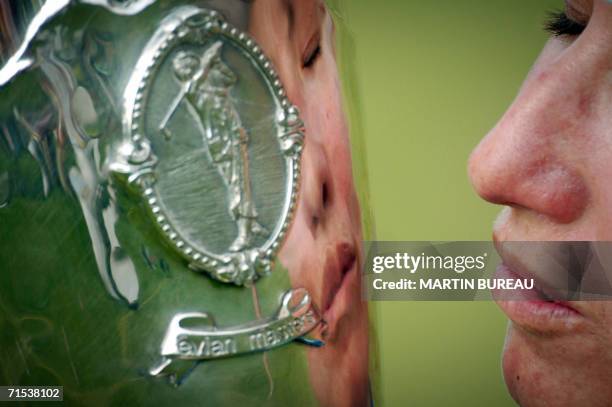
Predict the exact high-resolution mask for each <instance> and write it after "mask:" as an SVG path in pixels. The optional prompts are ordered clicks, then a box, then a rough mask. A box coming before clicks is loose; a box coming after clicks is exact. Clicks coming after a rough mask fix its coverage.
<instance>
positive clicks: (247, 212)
mask: <svg viewBox="0 0 612 407" xmlns="http://www.w3.org/2000/svg"><path fill="white" fill-rule="evenodd" d="M222 45H223V44H222V42H221V41H217V42H215V43H214V44H213V45H212V46H210V47H209V48H208V49H206V51H204V53H203V55H201V56H199V55H197V54H196V53H195V52H191V51H179V52H178V53H177V54H176V56H175V57H174V59H173V60H172V69H173V72H174V75H175V77H176V78H177V80H178V81H179V83H180V85H181V91H180V93H179V94H178V95H177V97H176V98H175V100H174V102H173V104H172V106H171V108H170V110H169V111H168V113H167V114H166V116H165V117H164V119H163V121H162V122H161V124H160V127H159V129H160V131H161V132H162V134H163V135H164V136H165V137H166V139H170V137H171V132H170V130H169V129H168V127H167V126H168V122H169V121H170V119H171V117H172V115H173V114H174V113H175V112H176V110H177V109H178V107H179V106H180V104H181V103H182V101H183V100H184V101H186V102H187V105H188V106H189V109H190V111H191V113H192V114H193V115H194V117H195V118H196V120H197V122H198V128H199V129H200V132H201V133H202V137H203V141H204V145H205V146H206V149H207V152H208V156H209V159H210V161H211V162H212V164H213V165H214V166H215V167H216V169H217V172H218V173H219V175H221V178H222V179H223V182H224V184H225V186H226V188H227V198H228V210H229V213H230V215H231V217H232V219H233V220H234V221H235V222H236V226H237V228H238V235H237V237H236V239H235V240H234V241H233V242H232V244H231V245H230V246H229V250H230V251H231V252H239V251H242V250H245V249H248V248H249V247H250V246H251V244H252V239H253V237H254V236H255V235H257V234H263V233H266V230H265V229H264V227H263V226H261V225H260V224H259V223H258V222H257V210H256V209H255V204H254V202H253V199H252V196H251V182H250V176H249V157H248V143H249V136H248V134H247V132H246V130H245V129H244V127H243V126H242V123H241V121H240V116H239V115H238V111H237V109H236V107H235V105H234V103H233V101H232V96H231V94H230V91H231V89H232V87H233V86H234V85H235V83H236V81H237V77H236V75H235V74H234V72H233V71H232V70H231V69H230V68H229V67H228V66H227V65H226V64H225V63H224V62H223V61H222V60H221V55H220V51H221V46H222Z"/></svg>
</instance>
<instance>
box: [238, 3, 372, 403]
mask: <svg viewBox="0 0 612 407" xmlns="http://www.w3.org/2000/svg"><path fill="white" fill-rule="evenodd" d="M249 31H250V32H251V34H252V35H253V36H254V37H255V39H256V40H257V41H258V42H259V44H260V45H261V46H262V48H263V49H264V51H265V52H266V54H267V55H268V57H269V58H270V59H271V60H272V62H273V64H274V66H275V67H276V69H277V71H278V74H279V76H280V78H281V80H282V82H283V84H284V86H285V89H286V90H287V95H288V97H289V99H290V100H291V102H292V103H294V104H295V105H296V106H297V107H298V109H299V110H300V113H301V117H302V119H303V120H304V124H305V128H306V132H305V140H304V150H303V154H302V178H301V189H300V195H299V202H298V206H297V212H296V215H295V220H294V222H293V225H292V226H291V229H290V231H289V234H288V236H287V239H286V241H285V243H284V245H283V247H282V249H281V252H280V256H279V257H280V261H281V263H282V264H283V266H285V267H286V268H287V269H288V271H289V276H290V278H291V283H292V285H293V286H294V287H304V288H306V289H308V291H309V292H310V293H311V295H312V297H313V300H314V302H315V304H316V306H317V308H318V309H319V310H320V311H321V312H322V314H323V318H324V319H325V321H326V322H327V329H326V330H325V332H324V335H323V337H324V340H325V342H326V344H325V346H323V347H322V348H312V349H309V351H308V361H309V371H310V381H311V383H312V385H313V387H314V390H315V392H316V394H317V397H318V399H319V401H320V402H321V404H322V405H333V406H340V405H346V406H358V405H367V403H368V337H367V330H368V319H367V306H366V303H365V302H364V301H362V300H361V292H360V270H359V269H360V264H361V261H362V251H361V241H362V237H361V226H360V225H361V224H360V214H359V205H358V202H357V196H356V193H355V187H354V184H353V177H352V167H351V155H350V144H349V134H348V127H347V123H346V118H345V115H344V112H343V109H342V100H341V91H340V81H339V77H338V69H337V65H336V59H335V49H334V47H335V45H334V25H333V21H332V18H331V16H330V14H329V12H328V10H327V9H326V7H325V4H324V3H323V2H322V1H320V0H295V1H284V0H256V1H255V2H254V4H253V14H252V19H251V22H250V27H249Z"/></svg>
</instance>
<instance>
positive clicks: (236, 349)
mask: <svg viewBox="0 0 612 407" xmlns="http://www.w3.org/2000/svg"><path fill="white" fill-rule="evenodd" d="M320 322H321V317H320V315H319V313H318V312H317V310H316V309H315V308H314V306H313V304H312V300H311V298H310V295H309V294H308V292H307V291H306V290H305V289H303V288H298V289H292V290H290V291H288V292H287V293H285V294H284V295H283V298H282V300H281V305H280V308H279V310H278V311H277V313H276V314H275V315H274V316H272V317H269V318H266V319H261V320H256V321H252V322H249V323H246V324H242V325H236V326H231V327H223V328H220V327H217V326H216V324H215V321H214V319H213V318H212V316H211V315H209V314H207V313H203V312H188V313H181V314H177V315H175V316H174V317H173V318H172V321H171V322H170V325H169V326H168V329H167V331H166V335H165V336H164V340H163V342H162V346H161V355H162V357H163V360H162V362H161V363H160V364H159V365H157V366H155V367H153V368H151V369H150V371H149V372H150V374H151V375H154V376H156V375H159V374H160V373H162V371H163V370H164V369H165V368H166V367H167V366H168V365H170V364H171V363H172V360H174V359H183V360H209V359H218V358H224V357H232V356H239V355H243V354H247V353H252V352H259V351H265V350H269V349H273V348H276V347H278V346H282V345H285V344H287V343H289V342H292V341H294V340H295V339H297V338H299V337H301V336H303V335H305V334H307V333H308V332H310V331H311V330H312V329H314V328H315V327H316V326H317V325H318V324H319V323H320ZM188 323H189V324H188ZM190 324H197V325H198V328H193V327H189V326H188V325H190ZM207 326H209V328H207Z"/></svg>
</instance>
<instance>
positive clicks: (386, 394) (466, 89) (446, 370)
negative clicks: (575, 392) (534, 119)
mask: <svg viewBox="0 0 612 407" xmlns="http://www.w3.org/2000/svg"><path fill="white" fill-rule="evenodd" d="M334 3H335V4H337V9H336V11H337V12H338V13H339V15H340V20H339V23H340V24H338V26H339V41H340V43H341V48H340V52H341V55H340V62H341V71H342V73H343V76H344V77H345V78H346V79H347V80H346V83H345V88H346V93H347V94H346V96H347V100H348V102H349V103H348V104H349V109H348V110H349V113H350V115H351V121H352V124H353V126H354V127H353V129H352V130H353V135H354V136H355V142H354V155H355V169H356V175H357V179H358V183H359V188H360V189H361V192H362V193H363V191H364V188H365V186H366V184H365V183H363V180H364V179H365V177H364V175H367V178H369V181H367V184H368V185H369V198H367V199H366V205H365V206H366V207H370V210H371V211H372V214H373V218H374V222H375V225H374V232H375V236H376V238H377V239H378V240H486V239H489V238H490V236H491V227H492V221H493V220H494V219H495V216H496V214H497V212H498V211H499V208H498V207H495V206H493V205H491V204H488V203H486V202H484V201H482V200H480V199H479V198H478V197H477V196H476V194H475V193H474V192H473V190H472V188H471V186H470V183H469V180H468V178H467V172H466V161H467V158H468V156H469V154H470V151H471V150H472V149H473V148H474V146H475V145H476V144H477V143H478V141H479V140H480V139H481V138H482V137H483V136H484V135H485V134H486V133H487V132H488V131H489V129H490V128H492V127H493V126H494V124H495V123H496V122H497V120H498V119H499V118H500V117H501V115H502V114H503V112H504V111H505V110H506V108H507V107H508V106H509V104H510V103H511V102H512V100H513V98H514V96H515V95H516V92H517V90H518V88H519V86H520V84H521V82H522V80H523V78H524V77H525V75H526V73H527V72H528V70H529V68H530V67H531V65H532V63H533V61H534V60H535V58H536V56H537V55H538V53H539V51H540V50H541V48H542V46H543V45H544V42H545V41H546V37H547V34H546V33H545V32H544V30H543V29H542V27H543V23H544V21H545V19H546V17H547V12H549V11H552V10H558V9H560V8H561V7H562V1H560V0H557V1H533V0H515V1H501V0H479V1H477V0H466V1H451V0H444V1H435V2H433V1H406V0H385V1H366V0H347V1H340V2H338V1H336V2H334V1H332V7H334V6H333V4H334ZM364 147H365V148H364ZM362 149H365V153H364V152H363V151H361V150H362ZM364 160H365V161H364ZM364 162H365V166H364ZM366 166H367V167H366ZM367 201H369V203H368V202H367ZM366 210H367V208H366ZM374 309H375V318H376V321H377V329H378V335H377V337H378V341H379V348H380V370H381V384H380V385H379V386H378V387H379V391H380V396H382V401H383V404H384V405H386V406H396V405H416V406H459V405H461V406H463V405H465V406H506V405H507V406H511V405H514V403H513V401H512V399H511V398H510V397H509V396H508V395H507V392H506V388H505V385H504V381H503V378H502V373H501V363H500V354H501V350H502V346H503V340H504V335H505V329H506V318H505V317H504V315H503V314H502V313H501V312H500V311H499V310H498V309H497V307H496V305H495V304H494V303H491V302H479V303H471V302H444V303H438V302H384V303H378V304H377V305H376V306H375V307H374Z"/></svg>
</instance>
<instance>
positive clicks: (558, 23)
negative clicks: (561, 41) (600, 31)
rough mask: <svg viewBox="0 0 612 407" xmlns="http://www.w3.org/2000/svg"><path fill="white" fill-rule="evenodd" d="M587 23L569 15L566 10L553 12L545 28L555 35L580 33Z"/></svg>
mask: <svg viewBox="0 0 612 407" xmlns="http://www.w3.org/2000/svg"><path fill="white" fill-rule="evenodd" d="M585 28H586V25H583V24H581V23H578V22H576V21H574V20H571V19H570V18H568V17H567V14H565V12H563V11H560V12H552V13H550V15H549V17H548V18H547V19H546V21H545V23H544V29H545V30H546V31H547V32H549V33H550V34H551V35H554V36H555V37H561V36H564V35H567V36H576V35H580V33H582V31H584V29H585Z"/></svg>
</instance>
